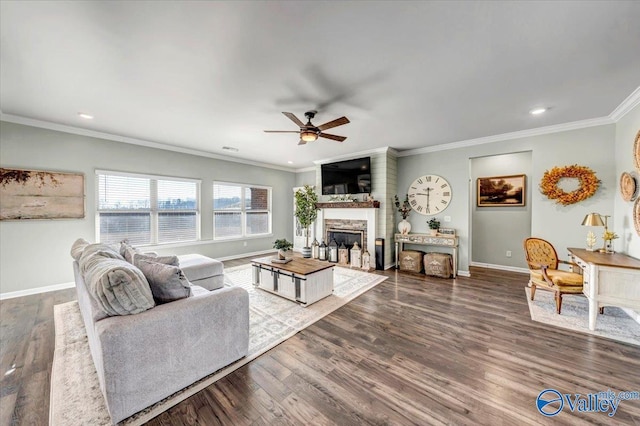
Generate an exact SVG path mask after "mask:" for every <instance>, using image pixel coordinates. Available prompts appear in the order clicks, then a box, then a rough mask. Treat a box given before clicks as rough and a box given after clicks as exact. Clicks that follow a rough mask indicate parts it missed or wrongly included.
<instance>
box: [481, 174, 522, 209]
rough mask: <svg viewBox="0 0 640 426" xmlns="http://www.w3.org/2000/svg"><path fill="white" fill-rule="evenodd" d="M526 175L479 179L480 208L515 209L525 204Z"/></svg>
mask: <svg viewBox="0 0 640 426" xmlns="http://www.w3.org/2000/svg"><path fill="white" fill-rule="evenodd" d="M525 181H526V175H512V176H492V177H482V178H478V191H477V205H478V207H514V206H524V205H525V204H524V203H525V194H526V191H525V183H526V182H525Z"/></svg>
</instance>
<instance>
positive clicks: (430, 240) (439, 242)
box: [395, 234, 458, 278]
mask: <svg viewBox="0 0 640 426" xmlns="http://www.w3.org/2000/svg"><path fill="white" fill-rule="evenodd" d="M395 241H396V269H398V256H399V255H400V252H401V251H402V250H403V248H404V245H405V244H418V245H423V246H437V247H448V248H450V249H451V250H452V251H453V255H452V257H453V278H455V277H456V276H457V275H458V237H455V236H452V235H443V234H438V235H435V236H433V235H429V234H396V235H395Z"/></svg>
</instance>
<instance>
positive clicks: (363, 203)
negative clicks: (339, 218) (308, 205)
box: [316, 201, 380, 209]
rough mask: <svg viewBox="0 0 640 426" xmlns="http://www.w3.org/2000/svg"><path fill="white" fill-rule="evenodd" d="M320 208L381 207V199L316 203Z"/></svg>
mask: <svg viewBox="0 0 640 426" xmlns="http://www.w3.org/2000/svg"><path fill="white" fill-rule="evenodd" d="M316 207H317V208H319V209H377V208H380V201H348V202H329V203H316Z"/></svg>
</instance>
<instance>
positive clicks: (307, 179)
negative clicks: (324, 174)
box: [295, 169, 319, 188]
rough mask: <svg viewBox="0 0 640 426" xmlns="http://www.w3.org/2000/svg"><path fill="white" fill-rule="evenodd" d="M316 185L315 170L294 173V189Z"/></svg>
mask: <svg viewBox="0 0 640 426" xmlns="http://www.w3.org/2000/svg"><path fill="white" fill-rule="evenodd" d="M315 184H316V170H315V169H313V170H309V171H307V172H298V173H296V185H295V186H296V187H298V186H305V185H311V186H313V185H315ZM318 188H319V187H318Z"/></svg>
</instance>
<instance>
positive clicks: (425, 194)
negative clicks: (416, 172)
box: [407, 175, 452, 216]
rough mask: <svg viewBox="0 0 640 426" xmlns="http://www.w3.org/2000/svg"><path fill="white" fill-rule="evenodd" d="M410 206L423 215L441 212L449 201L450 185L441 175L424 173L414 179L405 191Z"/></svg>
mask: <svg viewBox="0 0 640 426" xmlns="http://www.w3.org/2000/svg"><path fill="white" fill-rule="evenodd" d="M407 194H408V196H409V203H410V204H411V208H412V209H413V210H414V211H416V212H418V213H420V214H423V215H426V216H432V215H435V214H438V213H441V212H442V211H443V210H444V209H446V208H447V207H448V206H449V203H450V202H451V195H452V191H451V185H449V182H447V180H446V179H445V178H443V177H442V176H438V175H424V176H420V177H419V178H418V179H416V180H414V181H413V183H412V184H411V185H409V190H408V191H407Z"/></svg>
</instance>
